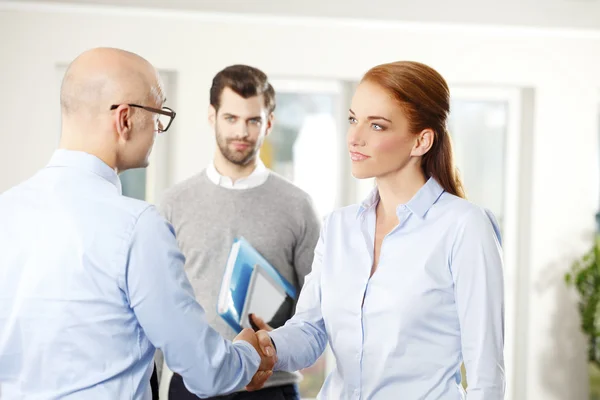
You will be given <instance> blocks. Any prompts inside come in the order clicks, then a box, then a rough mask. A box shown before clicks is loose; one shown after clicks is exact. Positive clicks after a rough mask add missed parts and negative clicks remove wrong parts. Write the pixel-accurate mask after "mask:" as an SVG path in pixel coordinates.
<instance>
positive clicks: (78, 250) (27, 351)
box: [0, 150, 260, 400]
mask: <svg viewBox="0 0 600 400" xmlns="http://www.w3.org/2000/svg"><path fill="white" fill-rule="evenodd" d="M0 221H1V222H0V243H2V251H0V398H2V399H3V400H4V399H6V400H12V399H27V400H36V399H40V400H41V399H43V400H48V399H58V398H61V399H62V398H68V399H85V400H94V399H102V400H107V399H111V400H113V399H115V400H116V399H119V400H121V399H135V400H138V399H144V400H146V399H150V398H151V393H150V384H149V382H150V375H151V373H152V361H153V356H154V352H155V347H158V348H161V349H162V351H163V353H164V355H165V359H166V362H167V364H168V366H169V368H170V369H171V370H173V371H175V372H178V373H179V374H181V375H182V376H183V378H184V380H185V382H186V384H187V386H188V388H189V389H190V390H191V391H192V392H194V393H196V394H197V395H198V396H201V397H208V396H214V395H216V394H219V393H227V392H232V391H235V390H238V389H241V388H243V386H244V385H245V384H247V383H248V382H249V381H250V379H251V377H252V376H253V375H254V373H255V372H256V370H257V368H258V365H259V363H260V357H259V356H258V353H257V352H256V351H255V350H254V348H253V347H252V346H251V345H250V344H248V343H246V342H236V343H233V344H232V343H231V342H229V341H226V340H224V339H223V338H222V337H221V336H220V335H219V334H218V333H217V332H215V331H214V330H213V329H212V328H210V326H209V325H208V324H207V323H206V321H205V317H204V310H203V309H202V307H201V306H200V305H199V304H198V303H197V302H196V300H195V296H194V293H193V290H192V288H191V286H190V284H189V282H188V280H187V278H186V275H185V273H184V269H183V264H184V258H183V256H182V254H181V252H180V251H179V249H178V247H177V242H176V239H175V236H174V233H173V230H172V228H171V227H170V225H168V224H167V223H166V222H165V220H164V219H163V218H162V217H161V216H160V215H159V214H158V212H157V211H156V210H155V208H154V207H153V206H151V205H149V204H147V203H145V202H142V201H139V200H135V199H130V198H126V197H123V196H122V195H121V184H120V181H119V178H118V176H117V174H116V173H115V172H114V170H112V169H111V168H110V167H109V166H107V165H106V164H104V163H103V162H102V161H100V160H99V159H98V158H96V157H94V156H92V155H89V154H86V153H81V152H73V151H67V150H58V151H57V152H56V153H55V154H54V156H53V157H52V160H51V161H50V163H49V165H48V166H47V167H46V168H44V169H42V170H41V171H40V172H38V173H37V174H36V175H35V176H33V177H32V178H30V179H29V180H27V181H26V182H24V183H23V184H21V185H19V186H17V187H15V188H13V189H10V190H8V191H6V192H5V193H3V194H1V195H0Z"/></svg>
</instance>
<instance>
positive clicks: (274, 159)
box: [261, 88, 341, 399]
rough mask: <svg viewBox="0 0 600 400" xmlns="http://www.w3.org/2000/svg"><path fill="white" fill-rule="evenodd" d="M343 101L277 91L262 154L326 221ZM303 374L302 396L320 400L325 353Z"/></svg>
mask: <svg viewBox="0 0 600 400" xmlns="http://www.w3.org/2000/svg"><path fill="white" fill-rule="evenodd" d="M275 89H276V91H277V88H275ZM340 97H341V96H340V95H338V94H336V93H327V92H314V93H312V92H303V93H294V92H282V91H279V92H277V95H276V101H277V109H276V118H275V121H276V122H275V126H274V128H273V132H271V134H270V135H269V136H268V137H267V139H266V140H265V143H264V145H263V147H262V149H261V159H262V160H263V162H264V163H265V165H267V167H269V168H270V169H272V170H273V171H275V172H276V173H278V174H280V175H282V176H284V177H285V178H287V179H289V180H290V181H292V182H293V183H294V184H295V185H297V186H298V187H300V188H302V189H303V190H305V191H306V192H307V193H308V194H309V195H310V196H311V198H312V199H313V201H314V202H315V207H316V209H317V212H318V213H319V214H320V215H321V216H325V215H326V214H328V213H329V212H331V211H332V210H333V209H334V207H335V205H336V204H335V202H336V198H337V195H338V188H339V171H340V160H339V157H338V154H339V153H340V152H339V146H340V135H339V118H338V117H337V114H336V110H338V108H339V107H338V105H339V103H338V102H339V101H340ZM300 373H301V374H302V375H303V380H302V381H301V382H300V385H299V386H300V395H301V397H302V398H303V399H307V398H315V397H316V396H317V394H318V393H319V390H321V387H322V386H323V382H324V380H325V373H326V356H325V354H324V355H323V356H321V357H320V358H319V360H317V362H316V363H315V364H314V365H313V366H311V367H310V368H306V369H304V370H302V371H300Z"/></svg>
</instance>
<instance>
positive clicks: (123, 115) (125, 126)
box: [115, 104, 133, 141]
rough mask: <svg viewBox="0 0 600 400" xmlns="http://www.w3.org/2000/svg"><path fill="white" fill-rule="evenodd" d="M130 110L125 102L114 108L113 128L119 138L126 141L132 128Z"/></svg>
mask: <svg viewBox="0 0 600 400" xmlns="http://www.w3.org/2000/svg"><path fill="white" fill-rule="evenodd" d="M131 114H132V110H131V107H129V106H128V105H127V104H122V105H120V106H119V107H118V108H117V109H116V110H115V130H116V131H117V134H118V135H119V140H122V141H128V140H129V139H130V137H131V131H132V130H133V118H132V115H131Z"/></svg>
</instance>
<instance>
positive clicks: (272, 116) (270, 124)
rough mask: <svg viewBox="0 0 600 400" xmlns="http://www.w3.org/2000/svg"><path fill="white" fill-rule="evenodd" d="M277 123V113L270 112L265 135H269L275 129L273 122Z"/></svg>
mask: <svg viewBox="0 0 600 400" xmlns="http://www.w3.org/2000/svg"><path fill="white" fill-rule="evenodd" d="M274 123H275V114H274V113H271V114H269V118H267V129H266V130H265V136H268V135H269V133H271V131H272V130H273V124H274Z"/></svg>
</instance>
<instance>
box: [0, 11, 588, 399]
mask: <svg viewBox="0 0 600 400" xmlns="http://www.w3.org/2000/svg"><path fill="white" fill-rule="evenodd" d="M3 7H7V6H5V5H4V6H3V5H2V3H0V54H1V59H2V63H0V90H1V96H0V121H1V123H2V125H1V128H2V131H1V133H0V171H1V172H0V192H1V191H3V190H5V189H7V188H9V187H10V186H12V185H14V184H16V183H17V182H19V181H21V180H23V179H25V178H27V177H28V176H30V175H31V174H32V173H33V172H35V171H36V170H37V169H38V168H40V167H42V166H43V165H44V164H45V163H46V161H47V160H48V158H49V156H50V154H51V152H52V150H53V149H54V146H55V145H56V137H57V134H58V132H57V128H56V127H57V125H58V117H57V110H58V106H57V104H58V87H57V85H55V84H54V82H55V79H56V76H55V68H56V65H58V64H62V63H65V62H68V61H70V60H71V59H72V58H74V57H75V56H76V55H77V54H78V53H80V52H81V51H83V50H85V49H88V48H91V47H95V46H115V47H121V48H125V49H128V50H131V51H134V52H137V53H139V54H141V55H143V56H144V57H146V58H148V59H149V60H150V61H151V62H152V63H154V64H155V65H156V66H157V67H158V68H161V69H164V70H169V71H174V72H175V73H176V75H177V82H178V89H177V93H176V96H177V97H176V103H177V113H178V115H177V119H176V121H175V125H176V130H174V131H173V132H172V133H173V136H172V138H171V139H172V142H171V146H172V149H173V154H172V159H171V162H172V166H173V171H172V175H171V177H170V180H171V183H174V182H178V181H180V180H182V179H184V178H186V177H188V176H190V175H192V174H194V173H195V172H197V171H199V170H200V169H201V168H202V167H203V166H204V165H205V164H206V163H207V162H208V160H209V158H210V155H211V153H212V149H213V142H212V138H211V137H210V135H209V133H208V132H209V131H208V129H207V125H206V122H205V121H206V109H207V107H208V88H209V85H210V81H211V78H212V76H213V75H214V74H215V73H216V72H217V71H218V70H219V69H221V68H223V67H224V66H226V65H228V64H231V63H238V62H241V63H248V64H253V65H256V66H258V67H260V68H261V69H263V70H264V71H265V72H267V73H268V74H269V75H270V76H271V77H273V78H278V77H285V76H292V77H326V78H333V79H347V80H356V79H357V78H359V77H360V75H361V74H362V73H363V72H365V71H366V70H367V69H368V68H369V67H371V66H374V65H375V64H378V63H382V62H387V61H392V60H398V59H413V60H419V61H422V62H425V63H428V64H430V65H431V66H433V67H435V68H437V69H438V70H439V71H440V72H441V73H442V74H443V75H444V76H445V77H446V78H447V79H448V81H449V82H450V83H451V84H455V85H456V84H461V85H470V84H473V85H476V84H485V85H498V86H523V87H530V88H533V89H534V96H535V101H534V107H533V113H532V115H530V117H531V120H532V123H533V130H532V131H528V132H527V134H528V135H531V134H532V135H533V136H532V137H531V138H530V139H531V141H532V142H533V154H531V155H530V156H527V160H526V161H529V163H530V164H531V171H527V170H524V171H523V173H524V174H525V175H527V173H528V172H530V173H531V179H532V184H531V185H524V186H525V188H524V189H525V190H526V191H527V190H530V191H531V193H530V195H531V202H532V204H533V206H532V207H531V208H530V209H527V210H522V217H523V221H522V223H523V226H524V227H525V228H528V229H529V231H530V234H531V237H530V238H529V237H527V235H526V233H527V229H524V230H523V232H524V234H523V237H522V238H520V240H521V239H522V240H523V242H524V243H527V242H528V241H529V242H530V244H531V246H530V247H529V248H528V249H525V251H523V253H522V257H521V258H522V259H521V263H520V264H519V265H518V268H519V269H520V271H521V275H520V276H521V278H522V280H521V282H522V284H523V287H522V288H521V293H520V297H519V298H518V300H519V306H518V310H517V311H518V321H519V322H522V323H524V325H523V324H522V325H521V326H520V328H519V335H520V337H519V338H518V339H519V340H518V343H519V345H520V346H522V347H521V348H519V349H517V353H518V354H517V359H518V360H520V363H518V365H517V366H516V369H515V371H513V373H514V374H516V375H517V377H516V378H515V377H513V376H509V379H511V382H512V383H514V384H513V385H512V388H513V389H514V390H515V393H516V396H515V397H513V399H519V400H521V399H531V400H538V399H544V400H554V399H564V400H577V399H582V400H583V399H585V398H586V395H587V389H586V384H587V375H586V371H585V354H586V353H585V344H584V341H583V338H582V336H581V334H580V333H579V330H578V319H577V314H576V308H575V300H574V297H573V296H571V295H569V294H568V293H567V292H566V290H565V289H564V285H563V280H562V275H563V273H564V271H565V269H566V268H567V267H568V264H569V263H570V260H571V259H572V258H573V257H575V256H577V255H578V254H579V253H581V251H582V250H583V249H584V248H585V247H586V245H587V240H588V239H589V235H590V234H591V232H592V230H593V228H594V224H593V215H594V212H595V211H596V207H597V197H598V196H597V191H598V181H599V180H598V171H597V170H598V163H597V148H598V143H597V134H598V130H599V127H598V107H597V104H598V92H599V90H600V73H599V71H600V34H598V33H590V32H587V33H577V32H552V31H532V30H523V29H520V30H508V29H492V28H490V29H483V28H477V29H475V28H460V27H454V28H452V27H442V26H439V25H438V26H432V27H427V26H421V27H417V26H414V25H402V24H397V25H390V24H387V25H385V26H380V25H379V24H377V23H369V24H365V25H359V24H354V23H345V22H339V23H335V22H332V21H327V22H326V23H320V22H318V21H315V20H311V21H305V20H301V19H295V20H294V19H286V20H283V19H281V18H279V19H277V18H259V19H256V20H253V21H251V20H249V19H244V18H234V17H227V16H210V15H200V14H192V13H153V12H142V11H136V12H130V11H128V12H126V13H125V14H123V15H117V14H116V13H115V12H112V11H110V10H105V9H98V8H96V9H93V10H92V11H93V12H92V11H90V12H86V11H85V9H79V8H78V9H66V8H60V7H59V8H56V9H54V11H49V10H46V11H44V12H35V11H32V10H28V11H18V10H15V6H14V5H12V6H9V7H8V8H10V9H8V8H5V9H4V10H3ZM17 8H18V7H17ZM284 23H285V24H284ZM474 151H476V149H474ZM529 222H530V223H529ZM0 223H1V222H0ZM507 334H514V333H513V332H507Z"/></svg>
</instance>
